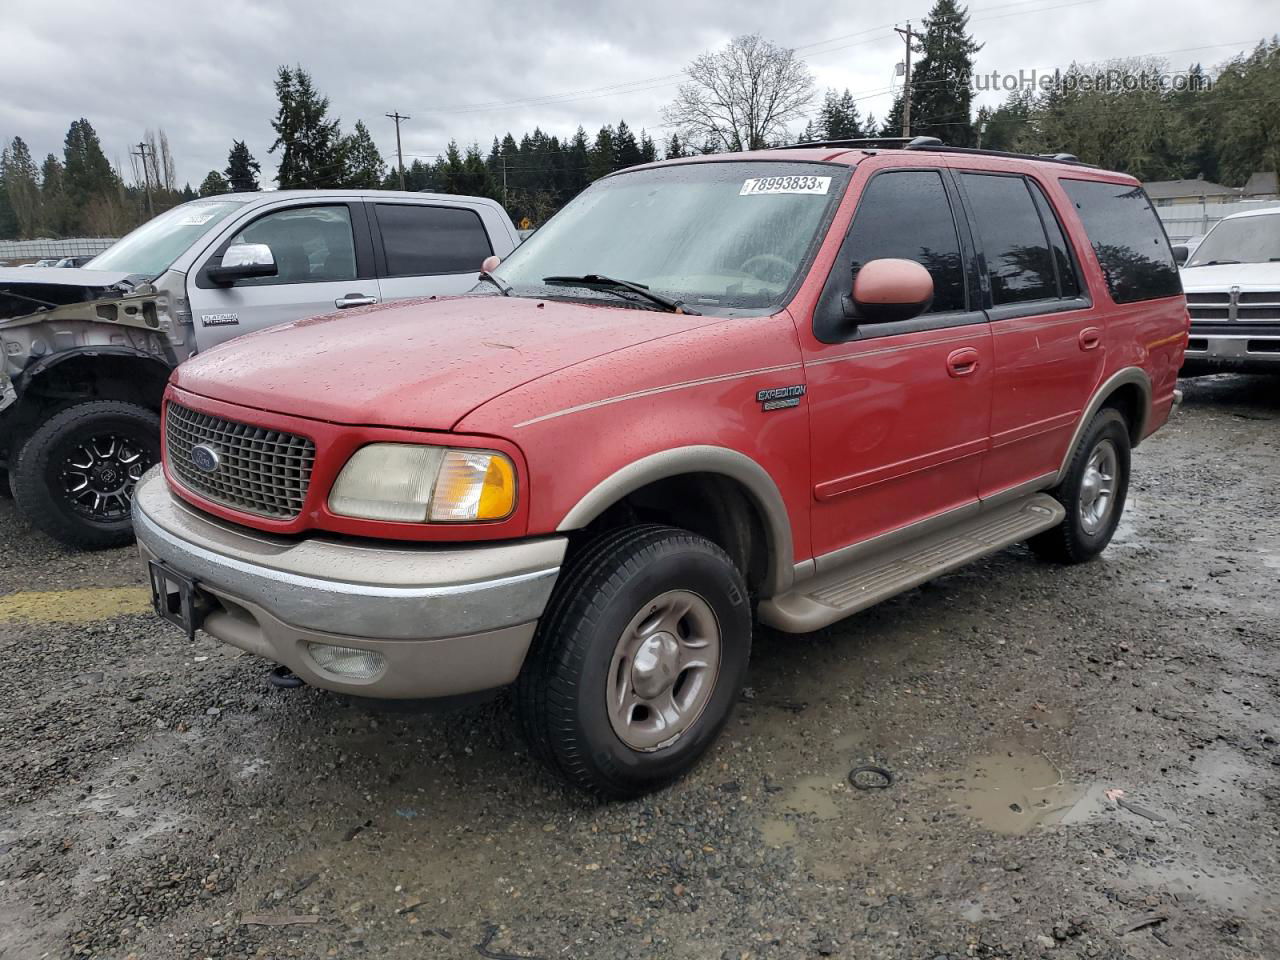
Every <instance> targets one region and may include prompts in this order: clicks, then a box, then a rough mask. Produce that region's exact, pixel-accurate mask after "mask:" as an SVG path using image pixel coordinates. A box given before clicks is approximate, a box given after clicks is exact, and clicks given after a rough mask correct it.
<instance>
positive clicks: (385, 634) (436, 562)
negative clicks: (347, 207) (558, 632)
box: [133, 470, 566, 699]
mask: <svg viewBox="0 0 1280 960" xmlns="http://www.w3.org/2000/svg"><path fill="white" fill-rule="evenodd" d="M133 523H134V529H135V531H136V533H137V535H138V545H139V549H140V550H141V552H142V556H143V558H144V559H146V560H151V561H157V562H161V563H163V564H165V565H167V566H168V567H170V568H172V569H173V570H175V571H176V572H178V573H180V574H183V575H185V576H186V577H188V578H190V579H192V580H194V581H195V582H196V584H197V585H198V587H199V589H200V592H201V594H202V595H204V596H205V597H206V598H207V599H208V601H209V605H210V609H209V610H208V612H207V613H206V614H205V616H204V619H203V623H202V629H203V630H204V631H205V632H206V633H208V634H210V635H212V636H214V637H216V638H218V639H219V640H222V641H225V642H226V643H229V644H231V645H233V646H236V647H239V648H241V649H243V650H247V651H249V652H251V653H255V654H258V655H260V656H263V657H268V658H270V659H272V660H275V661H277V662H278V663H283V664H285V665H286V666H288V667H289V668H290V669H291V670H292V671H293V672H294V673H296V674H297V675H298V676H300V677H301V678H302V679H303V680H305V681H306V682H307V683H309V684H312V685H313V686H317V687H323V688H325V689H329V690H337V691H341V692H346V693H353V694H358V695H360V696H366V697H386V698H402V699H403V698H418V697H444V696H451V695H454V694H462V693H471V692H475V691H478V690H486V689H490V688H492V687H498V686H502V685H504V684H507V683H510V682H511V681H513V680H514V679H515V678H516V675H517V674H518V673H519V672H520V666H521V664H522V663H523V662H524V656H525V653H526V652H527V650H528V648H529V643H530V641H531V640H532V639H533V632H534V629H535V628H536V626H537V620H538V617H540V616H541V615H542V611H543V609H544V608H545V607H546V604H547V600H548V599H549V598H550V596H551V590H552V588H553V587H554V586H555V582H556V577H557V576H558V574H559V569H560V563H561V561H562V560H563V559H564V552H565V544H566V540H565V538H563V537H549V538H544V539H539V540H528V541H521V542H517V543H501V544H491V545H476V546H470V545H468V546H450V547H440V546H434V545H433V546H425V545H423V546H417V545H406V544H382V543H379V544H376V545H371V544H369V543H368V542H367V541H366V542H364V543H356V542H347V541H342V540H330V539H323V538H318V537H317V538H307V539H297V538H284V537H275V536H271V535H269V534H264V533H259V532H258V531H254V530H249V529H246V528H243V527H237V526H235V525H232V524H229V523H225V522H223V521H221V520H218V519H215V518H213V517H211V516H209V515H208V514H204V513H201V512H199V511H197V510H195V509H194V508H192V507H190V506H189V505H187V504H186V503H184V502H183V501H181V500H179V499H178V498H176V497H175V496H174V495H173V494H172V493H171V492H170V490H169V486H168V483H167V482H166V481H165V479H164V476H163V474H162V473H160V471H159V470H153V471H152V472H151V473H149V474H147V476H145V477H143V479H142V480H141V481H140V482H139V483H138V486H137V488H136V490H135V492H134V501H133ZM312 644H329V645H336V646H344V647H353V648H356V649H361V650H370V651H376V652H377V653H378V654H380V655H381V657H382V666H381V668H380V669H379V670H378V672H377V673H376V674H375V675H374V676H371V677H369V678H367V679H365V678H352V677H348V676H341V675H338V674H336V673H333V672H331V671H330V670H328V669H326V668H324V667H322V666H321V665H320V664H319V663H318V662H317V661H316V659H315V658H314V657H313V656H312V654H311V652H310V650H311V645H312Z"/></svg>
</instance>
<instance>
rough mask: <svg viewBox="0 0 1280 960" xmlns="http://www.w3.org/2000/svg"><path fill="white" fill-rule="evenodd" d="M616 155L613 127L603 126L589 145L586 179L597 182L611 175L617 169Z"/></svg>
mask: <svg viewBox="0 0 1280 960" xmlns="http://www.w3.org/2000/svg"><path fill="white" fill-rule="evenodd" d="M617 159H618V153H617V146H616V145H615V144H614V136H613V127H611V126H609V125H607V124H606V125H605V126H603V127H601V128H600V132H599V133H597V134H596V141H595V143H594V144H592V145H591V152H590V154H589V155H588V157H587V179H588V180H592V181H594V180H599V179H600V178H601V177H603V176H606V175H608V174H610V173H613V171H614V170H616V169H617V167H615V166H614V164H615V163H617Z"/></svg>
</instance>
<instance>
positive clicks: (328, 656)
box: [307, 643, 387, 680]
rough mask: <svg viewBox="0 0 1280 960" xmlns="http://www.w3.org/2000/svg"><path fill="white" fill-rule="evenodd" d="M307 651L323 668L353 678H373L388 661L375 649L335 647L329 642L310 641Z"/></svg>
mask: <svg viewBox="0 0 1280 960" xmlns="http://www.w3.org/2000/svg"><path fill="white" fill-rule="evenodd" d="M307 651H308V652H309V653H310V654H311V659H312V660H314V661H315V662H316V663H317V664H319V665H320V667H321V668H322V669H324V670H327V671H329V672H330V673H336V674H337V675H338V676H340V677H350V678H351V679H352V680H372V679H373V678H374V677H376V676H377V675H378V674H379V673H381V672H382V668H383V667H384V666H385V665H386V662H387V658H386V657H384V656H383V655H382V654H380V653H378V652H377V651H375V650H358V649H356V648H355V647H335V646H333V645H332V644H328V643H308V644H307Z"/></svg>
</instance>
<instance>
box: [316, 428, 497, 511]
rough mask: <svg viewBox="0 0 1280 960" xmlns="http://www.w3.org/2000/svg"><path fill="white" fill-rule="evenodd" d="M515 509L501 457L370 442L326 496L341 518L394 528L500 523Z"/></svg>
mask: <svg viewBox="0 0 1280 960" xmlns="http://www.w3.org/2000/svg"><path fill="white" fill-rule="evenodd" d="M515 505H516V470H515V466H514V465H513V464H512V463H511V461H510V460H509V459H508V458H507V457H506V456H504V455H503V454H501V453H495V452H492V451H489V450H451V449H449V448H447V447H427V446H419V445H417V444H409V443H371V444H369V445H368V446H366V447H361V448H360V449H359V450H357V451H356V452H355V453H354V454H353V455H352V457H351V459H350V460H348V461H347V465H346V466H345V467H343V468H342V472H341V473H340V474H338V479H337V482H336V483H334V485H333V489H332V490H331V491H330V493H329V509H330V510H332V511H333V512H334V513H336V514H339V515H340V516H344V517H362V518H364V519H367V520H394V521H397V522H400V523H426V522H446V523H447V522H454V523H457V522H466V521H474V520H501V519H503V518H504V517H508V516H510V515H511V511H512V510H514V509H515Z"/></svg>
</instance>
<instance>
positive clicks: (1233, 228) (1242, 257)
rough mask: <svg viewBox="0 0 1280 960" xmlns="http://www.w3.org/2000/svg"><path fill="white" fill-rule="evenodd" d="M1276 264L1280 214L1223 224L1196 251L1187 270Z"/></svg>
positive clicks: (1279, 240) (1216, 227)
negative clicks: (1242, 264) (1228, 265)
mask: <svg viewBox="0 0 1280 960" xmlns="http://www.w3.org/2000/svg"><path fill="white" fill-rule="evenodd" d="M1275 261H1280V214H1264V215H1263V216H1260V217H1240V218H1239V219H1238V220H1222V221H1220V222H1219V223H1218V225H1217V226H1215V227H1214V228H1213V229H1212V230H1210V231H1209V235H1208V236H1206V237H1205V238H1204V241H1203V242H1202V243H1201V244H1200V246H1198V247H1196V252H1195V253H1194V254H1192V255H1191V258H1190V259H1189V260H1188V261H1187V266H1188V267H1207V266H1209V265H1210V264H1214V263H1272V262H1275Z"/></svg>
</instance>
